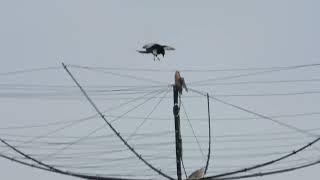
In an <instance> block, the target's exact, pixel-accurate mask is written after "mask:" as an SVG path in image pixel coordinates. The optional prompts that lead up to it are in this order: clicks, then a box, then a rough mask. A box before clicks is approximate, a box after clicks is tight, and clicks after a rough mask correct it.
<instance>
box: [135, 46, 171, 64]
mask: <svg viewBox="0 0 320 180" xmlns="http://www.w3.org/2000/svg"><path fill="white" fill-rule="evenodd" d="M142 48H143V49H145V50H143V51H138V52H139V53H143V54H150V53H151V54H153V61H155V60H156V59H158V60H159V61H160V58H159V57H158V55H159V54H162V57H164V54H165V51H166V50H170V51H173V50H175V49H174V48H173V47H170V46H166V45H161V44H156V43H149V44H146V45H144V46H143V47H142Z"/></svg>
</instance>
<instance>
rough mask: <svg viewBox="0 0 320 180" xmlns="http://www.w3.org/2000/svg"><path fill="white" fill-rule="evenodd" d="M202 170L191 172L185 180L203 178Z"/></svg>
mask: <svg viewBox="0 0 320 180" xmlns="http://www.w3.org/2000/svg"><path fill="white" fill-rule="evenodd" d="M204 175H205V174H204V168H201V169H198V170H196V171H195V172H193V173H192V174H191V175H190V176H189V177H188V179H187V180H198V179H201V178H203V177H204Z"/></svg>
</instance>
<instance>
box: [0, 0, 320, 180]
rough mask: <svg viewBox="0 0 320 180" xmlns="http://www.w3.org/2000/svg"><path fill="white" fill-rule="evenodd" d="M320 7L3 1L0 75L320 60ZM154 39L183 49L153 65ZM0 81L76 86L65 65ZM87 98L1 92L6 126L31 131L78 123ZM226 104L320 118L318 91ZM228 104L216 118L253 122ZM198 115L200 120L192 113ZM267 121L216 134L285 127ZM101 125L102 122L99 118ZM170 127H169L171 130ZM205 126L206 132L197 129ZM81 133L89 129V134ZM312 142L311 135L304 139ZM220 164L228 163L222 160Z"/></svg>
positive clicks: (247, 1)
mask: <svg viewBox="0 0 320 180" xmlns="http://www.w3.org/2000/svg"><path fill="white" fill-rule="evenodd" d="M319 8H320V2H319V1H316V0H268V1H266V0H265V1H257V0H256V1H254V0H233V1H231V0H230V1H148V0H143V1H119V0H115V1H111V0H110V1H107V0H94V1H82V0H81V1H80V0H52V1H44V0H28V1H18V0H8V1H5V0H0V59H1V64H2V66H0V72H9V71H15V70H21V69H28V68H37V67H48V66H60V64H61V62H65V63H66V64H76V65H84V66H86V65H87V66H95V67H122V68H127V67H128V68H144V69H161V70H174V69H178V70H179V69H229V68H247V67H275V66H291V65H300V64H311V63H319V62H320V51H319V47H320V34H319V32H320V23H319V17H320V13H319ZM149 42H159V43H163V44H168V45H171V46H173V47H175V48H176V51H174V52H168V53H167V54H166V55H165V58H164V59H163V60H161V61H160V62H154V61H153V60H152V57H151V56H150V55H141V54H139V53H137V52H136V50H137V49H140V48H141V47H142V46H143V45H144V44H145V43H149ZM74 72H76V73H75V74H76V76H77V77H79V79H81V82H83V83H84V84H90V85H99V84H104V85H106V84H107V85H114V84H116V83H117V80H116V79H108V78H109V77H104V76H99V79H96V78H97V74H92V73H88V72H86V71H82V70H79V71H77V70H76V69H74ZM240 73H241V72H240ZM130 75H135V76H138V77H145V78H152V79H154V80H156V81H161V82H165V83H166V84H170V83H172V81H173V72H168V73H156V72H155V73H150V72H149V73H146V74H144V73H143V72H142V73H141V72H140V73H130ZM182 75H183V76H184V77H185V78H186V80H187V82H193V81H199V80H203V79H208V78H215V77H221V76H222V77H223V76H228V75H232V74H228V73H226V74H223V73H220V74H210V73H207V74H201V73H191V72H189V73H188V72H182ZM205 76H206V77H205ZM318 76H319V70H318V69H317V67H315V68H310V69H308V68H306V69H302V70H297V71H290V72H283V73H278V74H277V73H271V74H270V75H265V76H262V77H260V76H254V77H251V78H250V77H249V78H247V79H246V78H243V79H241V78H240V79H236V80H235V81H231V82H236V81H237V80H238V81H256V80H261V79H262V80H278V79H290V78H292V79H312V78H318ZM123 82H124V83H128V84H131V85H134V84H139V85H140V84H143V83H142V82H139V81H130V80H128V79H127V80H124V81H123ZM221 82H228V81H221ZM0 83H1V84H64V85H73V82H72V81H71V80H70V78H69V77H68V76H67V74H66V73H65V72H64V71H63V70H62V69H61V70H57V71H48V72H47V71H45V72H40V73H38V74H37V73H35V74H27V75H18V76H0ZM120 84H121V83H120ZM148 85H150V84H148ZM153 85H154V84H153ZM190 86H191V85H190ZM197 88H198V89H201V90H204V91H208V92H210V93H216V94H220V95H221V94H250V93H261V92H265V93H266V92H282V93H283V92H299V91H316V90H319V88H320V85H319V83H318V82H317V83H312V84H303V85H301V86H294V85H292V86H291V85H288V86H277V85H274V86H268V87H262V86H254V87H253V86H240V87H234V86H229V87H220V86H217V87H215V86H210V87H197ZM170 93H171V91H169V94H170ZM221 98H222V97H221ZM79 99H80V100H79V101H76V102H74V101H71V102H69V101H68V100H65V101H63V100H61V101H59V100H58V101H54V100H46V99H40V100H39V99H32V98H31V99H28V98H24V99H23V100H21V99H19V98H18V97H14V98H6V97H3V96H1V97H0V117H1V122H2V123H1V126H3V127H7V126H10V125H19V124H24V125H32V124H34V123H41V122H44V121H45V122H53V121H54V120H57V119H59V120H64V119H66V120H67V119H75V118H81V117H85V116H86V115H89V114H92V113H94V111H93V110H92V108H91V107H90V106H89V104H88V103H87V102H86V101H85V100H84V99H83V98H82V99H81V98H79ZM225 99H226V100H229V101H230V102H233V103H235V104H238V105H243V106H244V107H247V108H249V109H252V110H254V111H257V112H260V113H263V114H266V115H272V114H290V113H291V114H292V113H305V112H315V111H317V107H319V105H318V102H319V100H320V97H319V95H318V94H315V95H312V96H303V97H300V96H299V97H285V98H284V99H272V98H264V99H263V98H262V99H259V98H250V99H249V100H248V99H246V98H235V99H232V98H225ZM170 103H171V100H170V99H169V100H168V104H169V105H170V107H169V108H168V110H170V111H169V112H168V114H166V117H170V116H171V114H172V113H171V109H172V107H171V104H170ZM98 104H99V105H101V106H104V105H105V106H108V104H107V103H106V102H101V101H98ZM109 106H110V105H109ZM186 106H187V107H186V109H187V110H188V111H191V109H192V111H194V112H193V113H194V116H197V115H199V114H201V113H202V112H205V111H203V110H202V109H201V108H194V107H193V106H191V104H187V101H186ZM220 106H221V105H220ZM220 106H219V105H217V109H215V111H216V112H215V113H216V114H215V115H216V116H219V117H230V116H233V117H236V116H241V117H246V116H248V114H246V113H243V112H239V111H234V110H233V111H229V110H231V109H232V108H230V109H228V108H226V107H225V106H221V107H220ZM199 107H200V106H199ZM193 108H194V109H193ZM66 109H68V111H66ZM137 113H139V112H137ZM161 113H162V114H161ZM48 114H49V115H48ZM141 114H143V112H141ZM159 114H160V115H161V116H162V115H163V112H158V115H159ZM190 114H191V115H192V113H191V112H190ZM137 115H139V114H137ZM228 115H230V116H228ZM202 117H203V116H202ZM31 119H35V120H31ZM44 119H46V120H44ZM26 121H27V122H26ZM97 121H98V120H97ZM263 122H264V123H266V124H263V123H262V124H259V123H254V124H246V123H244V124H240V126H239V124H237V125H234V124H232V123H225V124H220V125H219V124H218V125H217V126H216V128H217V129H214V131H215V134H216V135H218V134H224V133H230V132H242V133H243V132H247V131H249V130H254V129H258V130H260V128H265V130H266V131H268V128H269V129H273V128H275V127H277V128H278V126H277V125H274V124H272V123H270V122H268V121H267V122H265V121H263ZM286 122H290V121H286ZM312 122H313V123H314V124H310V123H305V122H296V123H293V124H294V125H296V126H299V127H301V128H312V127H320V123H319V122H317V121H314V120H313V121H312ZM99 123H101V124H102V122H100V121H99ZM290 123H291V122H290ZM270 124H271V125H270ZM149 125H150V126H151V125H152V124H149ZM170 125H172V122H171V124H170ZM241 125H242V126H241ZM1 126H0V127H1ZM163 127H164V128H165V127H166V126H165V125H163ZM203 127H206V126H199V128H203ZM119 128H120V129H121V130H123V131H126V130H130V128H131V127H130V125H128V126H120V125H119ZM170 128H171V126H170ZM248 129H249V130H248ZM170 130H171V129H170ZM225 130H226V131H227V132H226V131H225ZM278 130H279V131H280V130H282V131H284V130H286V129H278ZM75 131H77V132H78V131H86V129H83V130H75ZM201 131H202V130H201ZM204 131H206V129H205V130H204ZM0 132H1V130H0ZM250 132H251V131H250ZM253 132H254V131H253ZM72 133H73V132H70V134H72ZM284 141H285V140H284ZM309 141H310V139H309V140H307V141H305V143H308V142H309ZM301 145H303V143H302V144H301ZM204 146H205V145H204ZM204 149H205V150H206V148H204ZM0 150H1V149H0ZM314 157H316V155H315V156H314ZM213 161H214V160H213ZM244 161H246V160H244ZM219 162H223V160H221V159H220V161H219ZM248 162H249V161H248ZM0 167H1V177H2V178H3V179H21V178H25V179H48V180H50V179H57V178H59V179H62V180H64V179H65V180H67V179H74V178H70V177H65V176H60V175H55V174H52V173H46V172H42V171H39V170H35V169H32V168H28V167H22V166H21V165H17V164H15V163H12V162H9V161H7V160H4V159H0ZM317 171H319V166H315V167H311V168H307V169H304V170H299V171H296V172H292V173H287V174H280V175H275V176H270V177H262V178H254V179H262V180H264V179H266V180H267V179H273V180H282V179H284V178H287V179H292V180H298V179H301V178H306V179H310V180H312V179H316V177H317Z"/></svg>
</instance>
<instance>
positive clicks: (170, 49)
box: [163, 46, 176, 51]
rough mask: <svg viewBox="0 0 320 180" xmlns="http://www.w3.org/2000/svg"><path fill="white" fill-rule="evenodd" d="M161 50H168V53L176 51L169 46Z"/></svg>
mask: <svg viewBox="0 0 320 180" xmlns="http://www.w3.org/2000/svg"><path fill="white" fill-rule="evenodd" d="M163 49H164V50H169V51H173V50H176V49H175V48H173V47H170V46H164V47H163Z"/></svg>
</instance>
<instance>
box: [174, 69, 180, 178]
mask: <svg viewBox="0 0 320 180" xmlns="http://www.w3.org/2000/svg"><path fill="white" fill-rule="evenodd" d="M180 79H181V77H180V73H179V72H178V71H177V72H176V74H175V83H174V85H173V115H174V125H175V135H176V163H177V177H178V180H181V158H182V140H181V132H180V107H179V93H180V92H181V88H182V87H181V84H180V83H179V82H180Z"/></svg>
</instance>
